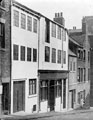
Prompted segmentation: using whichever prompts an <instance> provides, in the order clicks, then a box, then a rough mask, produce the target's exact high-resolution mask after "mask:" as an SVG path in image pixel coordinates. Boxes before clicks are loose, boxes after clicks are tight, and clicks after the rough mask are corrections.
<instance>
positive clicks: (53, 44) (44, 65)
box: [39, 17, 68, 70]
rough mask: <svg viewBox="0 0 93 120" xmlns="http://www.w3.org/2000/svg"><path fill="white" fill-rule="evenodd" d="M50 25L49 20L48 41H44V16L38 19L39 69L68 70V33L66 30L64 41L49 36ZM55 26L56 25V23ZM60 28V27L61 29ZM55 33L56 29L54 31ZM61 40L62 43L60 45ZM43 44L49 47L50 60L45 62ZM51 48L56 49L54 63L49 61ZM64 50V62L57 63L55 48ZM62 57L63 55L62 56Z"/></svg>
mask: <svg viewBox="0 0 93 120" xmlns="http://www.w3.org/2000/svg"><path fill="white" fill-rule="evenodd" d="M51 26H52V23H51V22H50V43H46V42H45V18H43V17H42V18H41V19H40V44H39V59H40V61H39V69H43V70H68V35H67V31H66V41H62V40H60V39H57V38H54V37H52V36H51V29H52V28H51ZM56 28H57V25H56ZM61 30H62V29H61ZM56 33H57V31H56ZM62 42H63V45H62ZM45 46H48V47H50V62H45ZM52 48H55V49H56V63H52V62H51V54H52ZM62 49H63V50H64V51H66V64H64V65H63V67H62V64H58V63H57V50H62ZM62 58H63V56H62Z"/></svg>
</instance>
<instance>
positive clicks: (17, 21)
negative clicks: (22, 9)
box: [13, 10, 19, 27]
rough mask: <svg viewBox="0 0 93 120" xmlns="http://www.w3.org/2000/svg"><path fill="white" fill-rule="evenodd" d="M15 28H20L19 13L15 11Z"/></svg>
mask: <svg viewBox="0 0 93 120" xmlns="http://www.w3.org/2000/svg"><path fill="white" fill-rule="evenodd" d="M13 23H14V26H16V27H19V12H18V11H17V10H14V22H13Z"/></svg>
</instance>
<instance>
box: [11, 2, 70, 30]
mask: <svg viewBox="0 0 93 120" xmlns="http://www.w3.org/2000/svg"><path fill="white" fill-rule="evenodd" d="M12 3H13V5H16V7H19V6H20V7H22V9H26V10H28V11H29V12H31V13H32V14H33V13H34V15H35V16H37V17H39V18H40V17H41V16H42V17H44V18H47V17H46V16H44V15H43V14H41V13H39V12H36V11H34V10H32V9H30V8H29V7H26V6H25V5H23V4H21V3H19V2H17V1H16V0H12ZM47 19H48V20H50V21H51V22H53V23H55V24H57V25H59V26H60V27H62V28H63V29H64V30H66V31H67V32H68V30H67V29H66V28H65V27H64V26H63V25H61V24H59V23H57V22H55V21H53V20H51V19H49V18H47Z"/></svg>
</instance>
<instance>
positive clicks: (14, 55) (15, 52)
mask: <svg viewBox="0 0 93 120" xmlns="http://www.w3.org/2000/svg"><path fill="white" fill-rule="evenodd" d="M18 51H19V46H18V45H13V59H14V60H18V55H19V53H18Z"/></svg>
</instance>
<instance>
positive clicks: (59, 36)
mask: <svg viewBox="0 0 93 120" xmlns="http://www.w3.org/2000/svg"><path fill="white" fill-rule="evenodd" d="M57 38H58V39H60V40H61V27H59V26H58V32H57Z"/></svg>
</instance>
